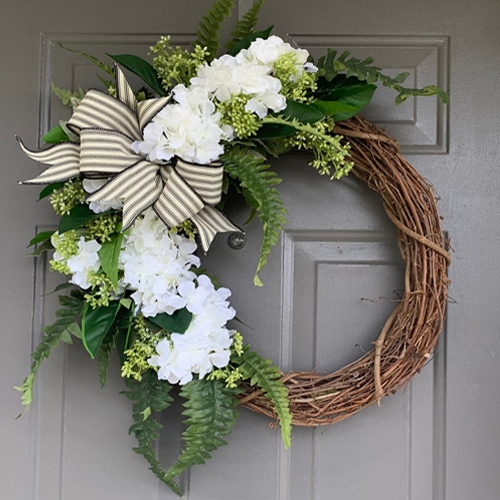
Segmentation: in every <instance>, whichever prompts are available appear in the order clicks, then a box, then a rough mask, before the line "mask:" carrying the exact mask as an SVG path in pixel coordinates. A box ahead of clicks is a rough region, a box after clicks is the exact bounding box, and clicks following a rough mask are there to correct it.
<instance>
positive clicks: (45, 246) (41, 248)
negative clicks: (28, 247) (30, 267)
mask: <svg viewBox="0 0 500 500" xmlns="http://www.w3.org/2000/svg"><path fill="white" fill-rule="evenodd" d="M50 250H54V247H53V246H52V243H51V242H50V240H45V241H44V242H43V243H41V244H40V245H37V247H36V249H35V250H33V252H31V253H30V254H29V255H30V256H31V257H39V256H40V255H42V254H43V253H44V252H48V251H50Z"/></svg>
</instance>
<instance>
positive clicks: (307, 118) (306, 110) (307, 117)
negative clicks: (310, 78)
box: [280, 99, 325, 123]
mask: <svg viewBox="0 0 500 500" xmlns="http://www.w3.org/2000/svg"><path fill="white" fill-rule="evenodd" d="M280 115H281V116H283V117H284V118H287V119H290V120H293V119H296V120H298V121H299V122H301V123H316V122H319V121H320V120H322V119H323V118H324V117H325V115H324V114H323V113H322V112H321V111H320V110H319V109H316V108H315V107H314V106H311V105H310V104H304V103H303V102H297V101H292V100H291V99H287V102H286V108H285V109H284V110H283V111H281V112H280Z"/></svg>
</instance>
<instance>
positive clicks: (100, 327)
mask: <svg viewBox="0 0 500 500" xmlns="http://www.w3.org/2000/svg"><path fill="white" fill-rule="evenodd" d="M119 308H120V301H118V300H116V301H114V302H111V303H110V304H109V305H108V306H101V307H96V308H95V309H92V308H91V307H90V305H89V304H88V303H86V304H85V308H84V310H83V317H82V342H83V345H84V346H85V349H86V350H87V352H88V353H89V354H90V357H91V358H92V359H94V357H95V355H96V354H97V351H98V350H99V347H100V346H101V343H102V341H103V340H104V337H106V335H107V333H108V332H109V330H110V328H111V326H112V325H113V323H114V321H115V318H116V315H117V313H118V309H119Z"/></svg>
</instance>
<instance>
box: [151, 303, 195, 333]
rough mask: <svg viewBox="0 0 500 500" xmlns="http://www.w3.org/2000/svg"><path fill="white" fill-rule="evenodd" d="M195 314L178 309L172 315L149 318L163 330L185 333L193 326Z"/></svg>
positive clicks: (164, 314)
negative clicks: (192, 321)
mask: <svg viewBox="0 0 500 500" xmlns="http://www.w3.org/2000/svg"><path fill="white" fill-rule="evenodd" d="M192 319H193V314H192V313H190V312H189V311H188V310H187V309H186V308H183V309H178V310H177V311H174V312H173V313H172V314H167V313H160V314H157V315H156V316H152V317H149V318H148V320H149V321H151V322H152V323H154V324H155V325H156V326H159V327H160V328H161V329H162V330H165V331H166V332H171V333H184V332H185V331H186V330H187V329H188V326H189V325H190V324H191V320H192Z"/></svg>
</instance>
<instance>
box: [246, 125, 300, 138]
mask: <svg viewBox="0 0 500 500" xmlns="http://www.w3.org/2000/svg"><path fill="white" fill-rule="evenodd" d="M296 132H297V129H296V128H294V127H292V126H291V125H278V124H274V123H264V125H262V127H260V129H259V130H258V132H257V135H256V136H255V138H256V139H264V140H268V139H280V138H281V137H290V136H291V135H293V134H295V133H296Z"/></svg>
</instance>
